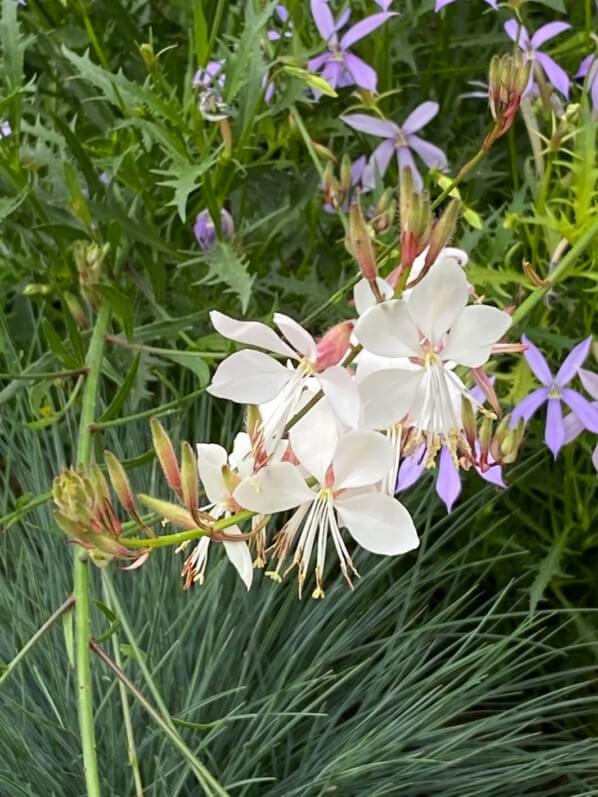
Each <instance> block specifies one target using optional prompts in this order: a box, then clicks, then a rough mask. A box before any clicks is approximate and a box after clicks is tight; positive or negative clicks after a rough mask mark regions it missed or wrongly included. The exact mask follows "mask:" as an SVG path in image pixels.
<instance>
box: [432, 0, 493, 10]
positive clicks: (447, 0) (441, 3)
mask: <svg viewBox="0 0 598 797" xmlns="http://www.w3.org/2000/svg"><path fill="white" fill-rule="evenodd" d="M454 2H455V0H436V5H435V6H434V11H435V12H436V13H438V12H439V11H440V10H441V9H443V8H444V7H445V6H448V5H450V4H451V3H454ZM485 2H486V3H488V5H489V6H492V8H493V9H494V10H495V11H496V9H497V8H498V0H485Z"/></svg>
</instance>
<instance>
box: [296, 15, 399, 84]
mask: <svg viewBox="0 0 598 797" xmlns="http://www.w3.org/2000/svg"><path fill="white" fill-rule="evenodd" d="M311 12H312V15H313V18H314V22H315V23H316V27H317V28H318V30H319V32H320V35H321V36H322V38H323V39H324V41H325V42H326V45H327V47H328V52H326V53H322V54H321V55H317V56H315V58H310V60H309V61H308V62H307V66H308V68H309V70H310V71H311V72H320V75H321V76H322V77H323V78H324V80H327V81H328V83H330V85H331V86H332V88H337V87H338V88H343V87H345V86H360V87H361V88H363V89H367V90H368V91H376V85H377V82H378V76H377V75H376V71H375V70H374V69H372V67H371V66H370V65H369V64H366V62H365V61H363V60H362V59H361V58H358V57H357V56H356V55H354V53H352V52H351V51H350V50H349V47H351V45H352V44H355V43H356V42H358V41H359V40H360V39H363V37H364V36H367V35H368V34H369V33H371V32H372V31H374V30H376V28H379V27H380V25H383V24H384V23H385V22H386V20H387V19H390V18H391V17H394V16H396V14H395V12H393V11H383V12H380V13H378V14H372V16H370V17H366V18H365V19H362V20H361V21H360V22H358V23H357V24H355V25H353V26H352V27H350V28H349V29H348V30H347V31H345V33H344V34H343V35H342V36H341V38H340V39H339V38H338V32H339V31H340V29H341V28H343V27H344V26H345V25H346V23H347V22H348V20H349V16H350V14H351V11H350V9H347V11H345V12H344V13H343V14H341V15H340V17H339V18H338V19H337V20H336V22H335V20H334V17H333V16H332V11H331V10H330V7H329V6H328V3H327V2H326V0H311Z"/></svg>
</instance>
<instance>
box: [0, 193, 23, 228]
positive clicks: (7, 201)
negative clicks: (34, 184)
mask: <svg viewBox="0 0 598 797" xmlns="http://www.w3.org/2000/svg"><path fill="white" fill-rule="evenodd" d="M28 193H29V186H28V185H25V186H23V188H21V190H20V191H19V193H18V194H15V196H8V197H2V198H1V199H0V221H3V220H4V219H6V218H8V217H9V216H10V215H11V214H12V213H14V212H15V210H18V208H20V207H21V205H22V204H23V202H24V201H25V199H26V198H27V194H28Z"/></svg>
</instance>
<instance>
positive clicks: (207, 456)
mask: <svg viewBox="0 0 598 797" xmlns="http://www.w3.org/2000/svg"><path fill="white" fill-rule="evenodd" d="M197 457H198V465H199V478H200V481H201V483H202V485H203V488H204V492H205V494H206V496H207V499H208V502H209V503H208V504H206V505H205V506H203V507H200V511H201V512H207V513H208V514H210V515H211V516H212V517H213V518H214V520H218V519H219V518H222V517H229V516H230V515H231V514H235V513H236V512H238V511H239V509H240V507H239V506H238V504H236V503H235V501H234V499H233V497H232V495H231V490H230V486H231V484H230V482H228V483H227V480H226V478H225V475H224V474H225V472H226V468H227V467H228V455H227V453H226V450H225V449H224V448H223V447H222V446H219V445H214V444H211V443H199V444H198V445H197ZM232 481H233V482H234V484H235V486H236V484H238V482H239V479H238V478H236V479H235V478H233V480H232ZM240 534H241V530H240V528H239V527H238V526H236V525H235V526H229V527H228V528H227V529H226V535H227V536H237V535H240ZM211 544H212V540H210V538H209V537H202V538H201V539H200V540H199V542H198V543H197V545H196V546H195V548H194V549H193V551H192V553H191V554H190V556H188V557H187V559H186V560H185V565H184V567H183V573H182V575H183V577H184V578H185V588H189V587H190V586H191V584H192V583H193V582H196V581H197V582H199V583H200V584H203V582H204V579H205V572H206V566H207V564H208V550H209V548H210V545H211ZM187 545H188V542H184V543H183V544H182V545H180V546H179V547H178V548H177V553H178V552H179V551H182V550H184V549H185V548H186V547H187ZM222 545H223V546H224V550H225V553H226V555H227V557H228V559H229V561H230V562H231V564H232V565H233V566H234V568H235V570H236V571H237V572H238V574H239V575H240V576H241V579H242V580H243V583H244V584H245V586H246V587H247V589H249V588H250V587H251V582H252V580H253V565H252V562H251V554H250V553H249V548H248V546H247V543H246V542H244V541H239V542H231V541H230V540H223V541H222Z"/></svg>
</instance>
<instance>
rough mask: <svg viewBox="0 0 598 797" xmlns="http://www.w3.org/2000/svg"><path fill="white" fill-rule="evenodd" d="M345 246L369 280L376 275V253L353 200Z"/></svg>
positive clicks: (373, 279) (360, 213)
mask: <svg viewBox="0 0 598 797" xmlns="http://www.w3.org/2000/svg"><path fill="white" fill-rule="evenodd" d="M347 248H348V249H349V251H350V252H351V254H352V255H353V257H354V258H355V260H357V263H358V265H359V268H360V269H361V273H362V274H363V276H364V277H365V278H366V280H369V281H370V282H375V280H376V277H377V276H378V266H377V264H376V253H375V252H374V245H373V244H372V239H371V238H370V233H369V230H368V226H367V224H366V221H365V219H364V217H363V213H362V211H361V208H360V206H359V203H357V202H354V203H353V204H352V205H351V209H350V211H349V238H348V241H347Z"/></svg>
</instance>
